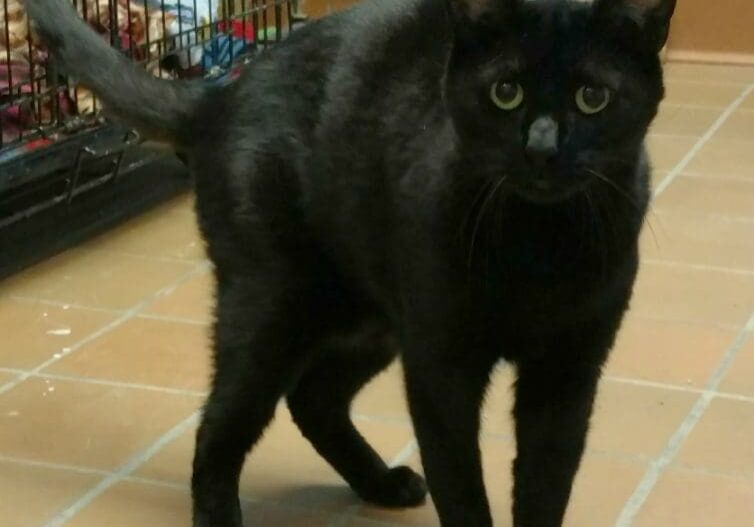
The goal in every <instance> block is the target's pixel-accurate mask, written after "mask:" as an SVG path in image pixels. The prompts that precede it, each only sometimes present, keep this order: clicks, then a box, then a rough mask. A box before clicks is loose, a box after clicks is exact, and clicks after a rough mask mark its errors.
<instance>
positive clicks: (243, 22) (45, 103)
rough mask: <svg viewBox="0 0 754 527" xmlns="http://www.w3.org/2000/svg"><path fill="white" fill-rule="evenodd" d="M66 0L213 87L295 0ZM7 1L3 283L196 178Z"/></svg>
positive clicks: (270, 38) (170, 71)
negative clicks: (106, 109)
mask: <svg viewBox="0 0 754 527" xmlns="http://www.w3.org/2000/svg"><path fill="white" fill-rule="evenodd" d="M69 1H72V3H73V4H74V6H75V7H76V9H77V11H78V13H79V15H80V16H82V17H83V18H84V19H85V20H86V21H87V22H88V23H89V25H90V26H91V27H92V28H93V29H94V30H95V31H97V32H98V33H99V34H100V35H101V36H102V38H103V39H106V40H108V41H109V43H110V45H111V46H113V47H115V48H117V49H119V50H120V51H122V52H123V53H124V54H126V55H127V56H129V57H130V58H131V59H132V60H134V61H135V62H137V63H138V64H140V65H141V66H142V67H144V68H145V69H146V70H147V71H148V72H150V73H151V74H153V75H155V76H159V77H163V78H169V79H180V78H190V77H193V78H196V77H203V78H205V79H206V81H207V82H231V81H232V79H233V78H234V77H235V76H236V75H237V73H238V69H239V66H240V65H241V64H243V63H245V62H248V61H249V59H250V58H251V57H253V56H254V55H255V54H257V53H259V52H261V51H263V50H264V49H265V48H267V47H268V46H270V45H272V44H274V43H275V42H277V41H279V40H281V39H282V38H284V37H285V36H286V34H287V33H288V32H289V31H290V30H291V29H292V27H293V23H294V18H295V16H294V13H293V5H292V2H290V1H288V0H69ZM0 4H1V7H2V13H0V19H2V23H3V28H2V34H0V130H1V131H2V136H1V137H0V278H1V277H3V276H5V275H7V274H9V273H11V272H13V271H15V270H17V269H20V268H22V267H24V266H26V265H28V264H29V263H31V262H33V261H35V260H37V259H39V258H40V257H43V256H45V255H47V254H50V253H54V252H57V251H59V250H61V249H63V248H65V247H67V246H69V245H71V244H72V243H75V242H76V241H78V240H80V239H83V238H84V237H86V236H88V235H91V234H92V233H94V232H98V231H100V230H102V229H104V228H106V227H107V226H109V225H111V224H113V223H115V222H117V221H120V220H121V219H123V218H124V217H128V216H130V215H132V214H135V213H137V212H138V211H139V210H143V209H144V208H146V207H148V206H150V205H151V204H153V203H156V202H159V201H161V200H163V199H165V197H167V196H169V195H173V194H175V193H176V192H177V191H178V190H179V189H181V188H185V187H186V186H187V183H188V181H187V177H186V175H185V169H184V168H183V167H182V165H181V164H180V162H179V161H178V160H177V159H176V158H175V157H174V156H172V155H170V154H167V153H165V152H164V151H161V150H159V149H156V148H154V147H153V146H150V145H148V144H146V143H144V142H143V141H142V140H141V139H140V138H139V137H138V135H137V134H136V133H134V132H132V131H128V130H125V129H122V128H120V127H118V126H117V125H115V124H113V123H110V122H108V121H107V120H106V119H105V118H104V117H103V116H102V113H101V105H100V104H99V103H98V101H97V98H96V97H95V96H94V95H93V94H92V93H91V92H90V91H88V90H87V89H86V88H85V87H82V86H79V85H77V84H76V83H75V81H74V80H73V79H70V78H67V77H65V76H64V75H62V74H61V72H60V71H58V68H57V67H56V64H55V61H54V60H53V59H51V58H50V57H49V56H48V54H47V53H46V51H45V49H44V46H43V45H42V44H41V42H40V41H39V40H38V38H37V36H36V35H35V34H34V32H33V30H32V27H31V25H30V23H29V20H28V17H27V16H26V13H25V12H24V8H23V3H22V2H21V0H0ZM155 172H156V173H157V174H159V176H157V175H155V174H154V173H155ZM166 174H172V175H173V177H169V176H166Z"/></svg>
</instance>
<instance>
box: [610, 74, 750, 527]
mask: <svg viewBox="0 0 754 527" xmlns="http://www.w3.org/2000/svg"><path fill="white" fill-rule="evenodd" d="M750 88H752V89H754V85H752V86H750ZM750 91H751V90H750ZM752 332H754V313H752V314H751V316H750V317H749V320H748V321H747V322H746V325H744V327H743V328H742V329H741V331H740V332H739V333H738V335H737V336H736V338H735V340H734V341H733V343H732V344H731V346H730V347H729V348H728V350H727V351H726V352H725V355H724V356H723V358H722V359H721V360H720V362H719V363H718V365H717V367H716V368H715V370H714V372H713V373H712V376H711V377H710V379H709V381H707V385H706V386H705V389H704V391H703V392H702V394H701V395H700V397H699V398H698V399H697V401H696V403H695V404H694V406H693V407H692V408H691V411H690V412H689V413H688V415H687V416H686V418H685V419H684V420H683V422H682V423H681V425H680V426H679V427H678V429H677V430H676V431H675V433H674V434H673V435H672V436H671V437H670V439H669V440H668V442H667V444H666V445H665V449H664V450H663V451H662V453H661V454H660V456H659V457H657V458H655V460H654V461H652V463H651V464H650V466H649V468H648V469H647V471H646V472H645V473H644V476H643V477H642V479H641V481H640V482H639V484H638V485H637V487H636V489H635V490H634V492H633V494H632V495H631V497H630V498H629V499H628V501H627V502H626V504H625V506H624V507H623V510H622V511H621V514H620V516H619V517H618V520H617V521H616V522H615V527H630V526H631V525H632V524H633V521H634V519H635V518H636V516H637V515H638V513H639V511H640V510H641V508H642V507H643V505H644V503H645V502H646V501H647V498H648V497H649V495H650V494H651V492H652V490H654V487H655V485H656V484H657V482H658V480H659V479H660V476H662V474H663V472H664V471H665V469H667V467H668V466H669V465H670V464H671V463H672V462H673V460H674V459H675V457H676V456H677V455H678V453H679V452H680V450H681V447H682V446H683V443H684V442H685V441H686V439H687V438H688V436H689V435H690V434H691V432H692V431H693V430H694V427H696V425H697V423H698V422H699V421H700V420H701V418H702V415H704V412H705V411H706V410H707V407H708V406H709V404H710V402H711V401H712V399H713V398H714V397H715V395H716V393H715V391H716V390H717V388H718V387H719V386H720V383H721V382H722V381H723V378H724V377H725V374H726V373H727V372H728V370H729V369H730V367H731V366H732V364H733V361H734V360H735V358H736V356H737V355H738V353H739V351H741V348H742V347H743V345H744V343H745V342H746V341H747V339H748V338H749V337H750V336H751V334H752Z"/></svg>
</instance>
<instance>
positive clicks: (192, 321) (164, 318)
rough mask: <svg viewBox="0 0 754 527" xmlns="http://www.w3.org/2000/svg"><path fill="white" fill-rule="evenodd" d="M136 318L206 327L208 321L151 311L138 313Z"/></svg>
mask: <svg viewBox="0 0 754 527" xmlns="http://www.w3.org/2000/svg"><path fill="white" fill-rule="evenodd" d="M136 316H137V318H143V319H146V320H159V321H161V322H173V323H175V324H186V325H188V326H201V327H208V326H209V325H210V322H209V321H208V320H196V319H193V318H185V317H174V316H170V315H153V314H151V313H139V314H138V315H136Z"/></svg>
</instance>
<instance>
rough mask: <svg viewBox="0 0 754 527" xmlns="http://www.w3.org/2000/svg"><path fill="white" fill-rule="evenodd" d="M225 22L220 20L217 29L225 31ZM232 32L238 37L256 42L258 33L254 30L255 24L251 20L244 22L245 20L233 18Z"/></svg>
mask: <svg viewBox="0 0 754 527" xmlns="http://www.w3.org/2000/svg"><path fill="white" fill-rule="evenodd" d="M225 28H226V23H225V22H218V23H217V29H219V30H220V31H225V30H226V29H225ZM230 30H231V31H230V34H231V35H233V36H234V37H236V38H242V39H244V40H245V41H246V42H254V41H255V40H256V33H255V32H254V26H253V24H252V23H251V22H248V21H246V22H244V21H243V20H232V21H231V23H230Z"/></svg>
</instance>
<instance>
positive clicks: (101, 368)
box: [43, 318, 211, 390]
mask: <svg viewBox="0 0 754 527" xmlns="http://www.w3.org/2000/svg"><path fill="white" fill-rule="evenodd" d="M207 333H208V328H207V327H206V326H198V325H192V324H183V323H176V322H168V321H163V320H150V319H139V318H135V319H131V320H128V321H127V322H125V323H124V324H123V325H121V326H118V327H117V328H115V329H114V330H112V331H110V332H108V333H106V334H104V335H102V336H101V337H99V338H97V339H95V340H93V341H91V342H89V343H88V344H86V345H85V346H83V347H82V348H80V349H79V350H77V351H76V353H72V354H71V355H69V356H67V357H65V358H63V359H62V360H60V361H58V362H56V363H55V364H53V365H51V366H50V367H49V368H47V369H45V370H43V373H56V374H63V375H72V376H76V377H88V378H96V379H102V380H110V381H121V382H128V383H137V384H146V385H153V386H164V387H168V388H178V389H187V390H207V388H208V382H209V376H210V357H211V352H210V347H209V337H208V334H207Z"/></svg>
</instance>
